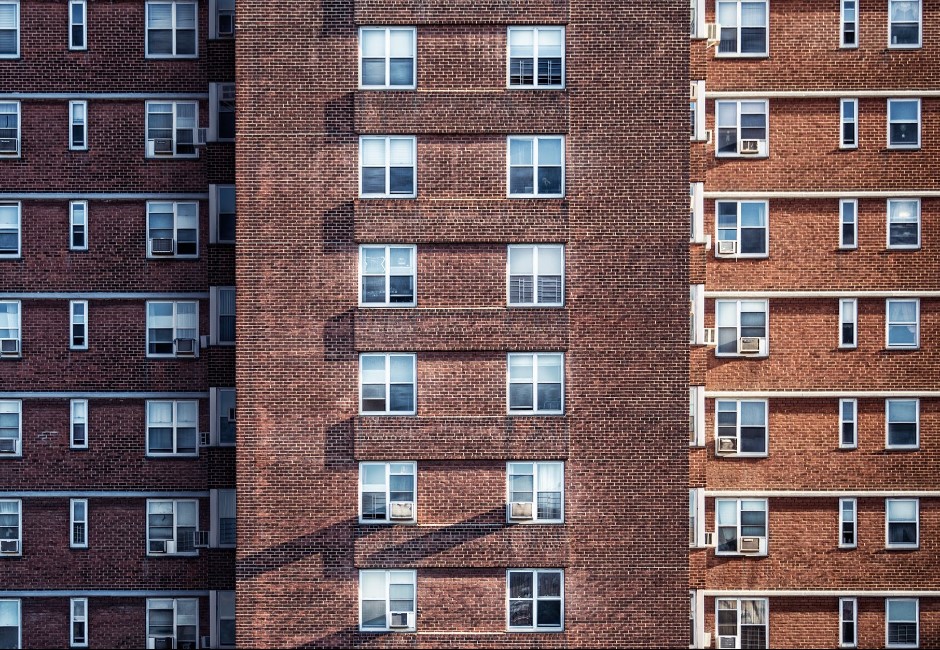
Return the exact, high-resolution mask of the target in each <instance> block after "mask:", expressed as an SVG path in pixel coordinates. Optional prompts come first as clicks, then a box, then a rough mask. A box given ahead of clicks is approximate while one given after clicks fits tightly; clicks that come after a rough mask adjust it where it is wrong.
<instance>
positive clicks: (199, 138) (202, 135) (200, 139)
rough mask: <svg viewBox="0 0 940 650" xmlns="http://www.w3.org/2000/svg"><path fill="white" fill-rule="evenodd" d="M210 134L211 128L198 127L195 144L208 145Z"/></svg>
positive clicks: (198, 145) (199, 145)
mask: <svg viewBox="0 0 940 650" xmlns="http://www.w3.org/2000/svg"><path fill="white" fill-rule="evenodd" d="M208 135H209V129H202V128H199V129H196V142H195V145H196V146H197V147H204V146H206V139H207V138H208Z"/></svg>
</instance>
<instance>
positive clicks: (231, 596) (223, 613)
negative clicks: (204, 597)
mask: <svg viewBox="0 0 940 650" xmlns="http://www.w3.org/2000/svg"><path fill="white" fill-rule="evenodd" d="M216 618H217V619H218V620H217V625H218V627H217V628H216V629H217V630H218V632H217V634H218V639H219V647H220V648H234V647H235V592H234V591H219V592H218V593H217V595H216Z"/></svg>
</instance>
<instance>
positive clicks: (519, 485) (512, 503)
mask: <svg viewBox="0 0 940 650" xmlns="http://www.w3.org/2000/svg"><path fill="white" fill-rule="evenodd" d="M506 475H507V477H508V479H509V482H508V485H507V489H508V492H509V493H508V495H507V496H508V501H507V504H506V518H507V520H508V521H512V522H523V521H531V522H534V523H543V524H545V523H549V524H560V523H562V522H564V520H565V466H564V463H549V462H526V463H507V464H506Z"/></svg>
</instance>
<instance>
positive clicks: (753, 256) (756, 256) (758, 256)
mask: <svg viewBox="0 0 940 650" xmlns="http://www.w3.org/2000/svg"><path fill="white" fill-rule="evenodd" d="M769 257H770V255H769V254H768V253H739V254H737V255H724V254H719V253H715V259H719V260H766V259H768V258H769Z"/></svg>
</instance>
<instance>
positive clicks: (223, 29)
mask: <svg viewBox="0 0 940 650" xmlns="http://www.w3.org/2000/svg"><path fill="white" fill-rule="evenodd" d="M217 33H218V35H219V37H222V36H234V35H235V15H234V14H231V13H222V12H221V11H220V12H219V28H218V32H217Z"/></svg>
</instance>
